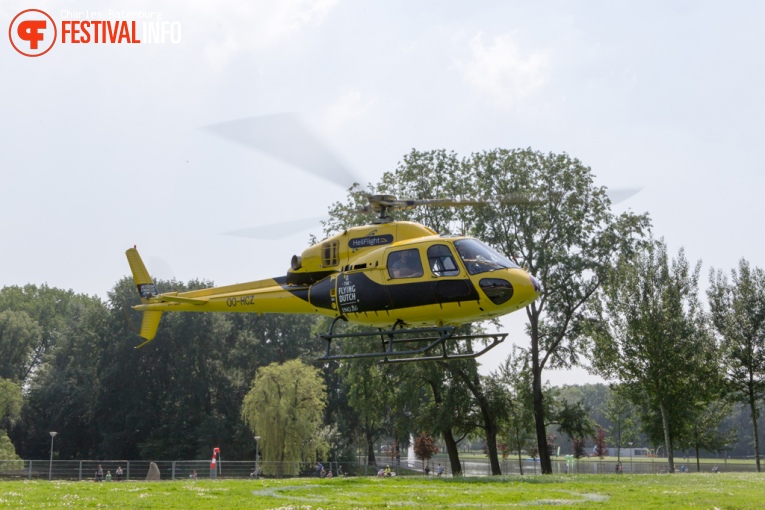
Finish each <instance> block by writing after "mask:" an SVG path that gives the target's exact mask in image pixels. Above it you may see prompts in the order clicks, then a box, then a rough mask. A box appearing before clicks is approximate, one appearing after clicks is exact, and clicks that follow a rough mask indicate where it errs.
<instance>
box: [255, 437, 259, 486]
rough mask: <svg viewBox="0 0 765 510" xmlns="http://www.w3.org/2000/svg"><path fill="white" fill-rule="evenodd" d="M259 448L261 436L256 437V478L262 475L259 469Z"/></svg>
mask: <svg viewBox="0 0 765 510" xmlns="http://www.w3.org/2000/svg"><path fill="white" fill-rule="evenodd" d="M258 446H260V436H255V476H259V475H260V471H259V469H258Z"/></svg>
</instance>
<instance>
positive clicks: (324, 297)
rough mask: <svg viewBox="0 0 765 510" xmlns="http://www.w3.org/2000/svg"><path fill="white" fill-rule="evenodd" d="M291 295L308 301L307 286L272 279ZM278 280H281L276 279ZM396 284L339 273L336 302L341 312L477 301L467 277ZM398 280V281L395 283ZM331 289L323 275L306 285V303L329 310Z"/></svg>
mask: <svg viewBox="0 0 765 510" xmlns="http://www.w3.org/2000/svg"><path fill="white" fill-rule="evenodd" d="M274 280H276V281H277V283H279V284H280V285H281V287H282V288H283V289H284V290H286V291H288V292H290V293H291V294H292V295H294V296H295V297H297V298H299V299H302V300H304V301H309V292H308V289H309V287H307V286H302V285H301V286H294V285H286V283H285V281H284V280H283V279H281V278H280V279H276V278H275V279H274ZM279 280H282V281H279ZM394 281H396V282H397V283H389V284H385V285H381V284H379V283H376V282H374V281H372V280H371V279H370V278H369V277H368V276H367V275H366V274H364V273H363V272H351V273H340V274H339V275H338V277H337V295H336V297H337V301H338V302H337V305H338V306H339V308H340V311H341V313H350V312H374V311H382V310H395V309H399V308H410V307H414V306H426V305H434V304H440V303H457V302H460V301H478V300H479V299H480V296H479V294H478V291H477V289H476V288H475V287H474V286H473V283H472V282H471V281H470V280H468V279H464V278H463V279H438V280H430V281H424V282H423V281H412V282H407V281H406V280H394ZM398 282H400V283H398ZM333 289H335V285H333V283H332V280H331V279H330V278H329V277H327V278H325V279H324V280H322V281H321V282H319V283H316V284H314V285H312V286H311V287H310V303H311V304H312V305H314V306H316V307H317V308H324V309H332V303H333V302H334V301H335V300H334V299H333V296H332V294H331V292H332V290H333Z"/></svg>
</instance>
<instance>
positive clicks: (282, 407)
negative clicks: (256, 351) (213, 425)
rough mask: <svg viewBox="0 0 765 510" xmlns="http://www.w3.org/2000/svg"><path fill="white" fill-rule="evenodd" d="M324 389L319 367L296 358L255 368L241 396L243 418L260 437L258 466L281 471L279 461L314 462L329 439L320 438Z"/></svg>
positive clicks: (266, 471)
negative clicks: (272, 463)
mask: <svg viewBox="0 0 765 510" xmlns="http://www.w3.org/2000/svg"><path fill="white" fill-rule="evenodd" d="M326 403H327V390H326V387H325V385H324V381H323V379H322V377H321V372H320V371H319V370H317V369H315V368H312V367H309V366H308V365H305V364H304V363H303V362H301V361H299V360H292V361H288V362H286V363H284V364H281V365H280V364H277V363H272V364H270V365H268V366H267V367H264V368H261V369H259V370H258V372H257V375H256V376H255V380H254V381H253V383H252V389H251V390H250V391H249V393H247V395H246V396H245V397H244V402H243V403H242V418H243V419H244V421H245V423H247V425H249V427H250V429H251V430H252V432H253V433H255V434H257V435H259V436H260V437H261V440H260V444H261V447H260V448H261V449H260V451H261V452H262V458H263V460H264V461H266V462H269V461H270V462H278V463H279V464H276V465H271V464H268V463H266V464H265V465H264V467H263V472H264V473H266V474H272V475H281V474H282V471H281V470H282V464H281V463H282V462H300V461H302V462H315V461H316V460H317V455H319V456H320V455H324V454H326V451H327V449H328V447H329V445H328V444H327V443H326V442H325V441H323V440H322V439H321V434H320V432H321V429H322V414H323V412H324V407H325V406H326Z"/></svg>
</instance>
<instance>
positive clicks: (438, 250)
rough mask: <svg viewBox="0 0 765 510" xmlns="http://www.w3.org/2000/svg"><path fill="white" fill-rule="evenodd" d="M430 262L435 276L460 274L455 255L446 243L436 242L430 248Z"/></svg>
mask: <svg viewBox="0 0 765 510" xmlns="http://www.w3.org/2000/svg"><path fill="white" fill-rule="evenodd" d="M428 264H429V265H430V270H431V271H433V274H434V275H435V276H457V275H458V274H460V269H459V267H457V263H456V262H455V261H454V256H452V252H451V250H449V247H448V246H446V245H445V244H434V245H433V246H431V247H430V248H428Z"/></svg>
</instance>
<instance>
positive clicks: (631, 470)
mask: <svg viewBox="0 0 765 510" xmlns="http://www.w3.org/2000/svg"><path fill="white" fill-rule="evenodd" d="M627 444H628V445H630V474H633V473H634V471H633V469H632V441H630V442H629V443H627Z"/></svg>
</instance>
